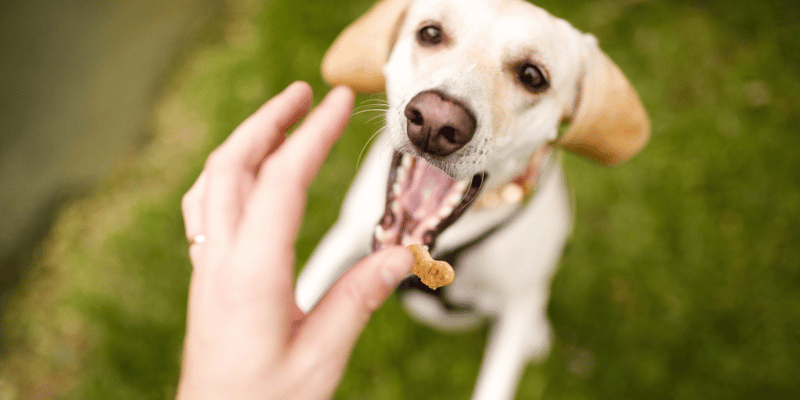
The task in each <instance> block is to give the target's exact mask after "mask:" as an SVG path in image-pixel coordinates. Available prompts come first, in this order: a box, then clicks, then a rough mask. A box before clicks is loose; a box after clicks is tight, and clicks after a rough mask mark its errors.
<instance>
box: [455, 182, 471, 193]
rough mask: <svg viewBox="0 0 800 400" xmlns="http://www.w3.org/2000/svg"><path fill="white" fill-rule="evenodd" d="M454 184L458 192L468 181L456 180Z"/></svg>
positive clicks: (467, 184) (465, 187)
mask: <svg viewBox="0 0 800 400" xmlns="http://www.w3.org/2000/svg"><path fill="white" fill-rule="evenodd" d="M454 186H455V188H456V190H457V191H458V192H461V193H463V192H464V190H466V189H467V187H468V186H469V181H457V182H456V183H455V185H454Z"/></svg>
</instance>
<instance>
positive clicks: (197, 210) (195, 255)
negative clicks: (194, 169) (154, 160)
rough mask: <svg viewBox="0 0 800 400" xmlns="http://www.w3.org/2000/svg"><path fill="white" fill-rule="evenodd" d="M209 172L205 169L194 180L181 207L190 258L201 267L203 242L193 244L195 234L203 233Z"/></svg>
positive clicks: (194, 264)
mask: <svg viewBox="0 0 800 400" xmlns="http://www.w3.org/2000/svg"><path fill="white" fill-rule="evenodd" d="M207 177H208V174H207V173H205V171H203V172H201V173H200V176H199V177H198V178H197V180H196V181H195V182H194V184H193V185H192V187H191V188H189V190H188V191H187V192H186V194H185V195H184V196H183V200H182V201H181V209H182V210H183V223H184V227H185V229H186V240H188V241H189V243H190V245H189V259H190V260H191V262H192V266H194V267H195V268H197V267H199V265H198V262H200V259H201V257H200V253H202V249H203V246H202V243H196V244H192V240H194V238H195V236H197V235H200V234H202V233H203V196H204V193H205V191H206V185H207V182H208V178H207Z"/></svg>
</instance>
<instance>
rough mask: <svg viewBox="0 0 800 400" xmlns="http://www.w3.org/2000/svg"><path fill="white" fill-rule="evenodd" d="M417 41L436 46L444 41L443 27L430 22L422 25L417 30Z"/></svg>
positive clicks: (424, 44)
mask: <svg viewBox="0 0 800 400" xmlns="http://www.w3.org/2000/svg"><path fill="white" fill-rule="evenodd" d="M417 41H418V42H419V44H421V45H423V46H435V45H437V44H439V43H442V42H443V41H444V34H443V33H442V27H441V26H439V25H436V24H429V25H425V26H423V27H422V29H420V30H419V31H418V32H417Z"/></svg>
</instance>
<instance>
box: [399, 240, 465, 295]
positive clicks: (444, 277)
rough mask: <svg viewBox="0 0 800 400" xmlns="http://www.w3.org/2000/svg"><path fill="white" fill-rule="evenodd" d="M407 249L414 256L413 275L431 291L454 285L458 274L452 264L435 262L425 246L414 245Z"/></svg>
mask: <svg viewBox="0 0 800 400" xmlns="http://www.w3.org/2000/svg"><path fill="white" fill-rule="evenodd" d="M407 249H408V250H409V251H410V252H411V254H412V255H414V269H412V270H411V273H412V274H414V275H416V276H417V277H419V279H420V280H421V281H422V283H424V284H425V285H426V286H428V287H429V288H431V289H436V288H440V287H442V286H447V285H449V284H451V283H453V280H454V279H455V278H456V273H455V271H454V270H453V267H451V266H450V264H448V263H446V262H444V261H436V260H434V259H433V258H432V257H431V255H430V253H428V250H427V249H425V246H422V245H419V244H412V245H409V246H407Z"/></svg>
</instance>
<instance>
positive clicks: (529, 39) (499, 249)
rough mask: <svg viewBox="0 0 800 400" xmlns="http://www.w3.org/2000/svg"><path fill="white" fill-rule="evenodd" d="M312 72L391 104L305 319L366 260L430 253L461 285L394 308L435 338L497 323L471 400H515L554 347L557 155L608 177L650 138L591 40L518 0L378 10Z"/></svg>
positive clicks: (561, 225) (311, 284)
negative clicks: (378, 254) (394, 251)
mask: <svg viewBox="0 0 800 400" xmlns="http://www.w3.org/2000/svg"><path fill="white" fill-rule="evenodd" d="M322 70H323V76H324V77H325V79H326V80H327V81H328V82H329V83H331V84H345V85H349V86H351V87H352V88H354V89H355V90H357V91H360V92H362V93H377V92H383V91H385V92H386V96H387V100H388V110H387V112H386V126H385V129H384V132H383V133H382V136H381V138H380V139H379V140H377V141H376V144H375V145H374V146H373V147H372V149H371V151H370V153H369V154H368V155H367V158H366V160H365V162H364V165H363V167H362V168H361V170H360V171H359V173H358V175H357V177H356V179H355V182H354V183H353V185H352V187H351V188H350V191H349V192H348V194H347V198H346V200H345V203H344V205H343V207H342V210H341V214H340V217H339V220H338V221H337V222H336V224H335V225H334V227H333V228H332V229H331V230H330V231H329V233H328V234H327V235H326V236H325V238H324V239H323V240H322V242H321V243H320V245H319V247H318V248H317V250H316V251H315V252H314V254H313V255H312V257H311V259H310V260H309V262H308V264H307V265H306V266H305V268H304V269H303V271H302V273H301V275H300V277H299V281H298V285H297V300H298V303H299V305H300V306H301V308H303V309H304V310H309V309H311V308H312V307H313V306H314V305H315V304H316V302H317V301H318V300H319V298H320V297H321V296H322V295H323V294H324V293H325V291H326V290H327V289H328V288H329V287H330V286H331V284H332V283H333V282H334V281H335V280H336V279H337V278H338V277H339V276H340V275H341V274H342V273H343V272H344V271H345V269H346V268H347V267H348V266H350V265H352V264H353V263H354V262H355V261H356V260H358V259H360V258H362V257H364V256H365V255H367V254H368V253H370V252H371V251H374V250H376V249H380V248H382V247H384V246H389V245H396V244H402V245H408V244H422V245H425V246H428V248H429V249H431V252H432V254H433V255H434V257H445V258H448V259H449V260H451V261H452V263H453V265H454V267H455V270H456V278H455V281H454V282H453V284H452V285H450V286H448V287H446V288H442V289H437V290H430V289H427V288H425V287H424V286H422V285H420V284H419V283H418V282H417V281H415V280H414V279H409V280H407V281H406V282H404V284H402V285H401V290H400V295H401V298H402V300H403V303H404V305H405V306H406V308H407V309H408V310H409V312H410V313H411V315H413V316H414V317H415V318H418V319H420V320H422V321H425V322H427V323H429V324H431V325H434V326H437V327H439V328H442V329H445V330H456V329H466V328H470V327H473V326H475V325H477V324H479V323H481V322H482V321H484V320H487V319H489V320H491V321H493V323H494V325H493V328H492V330H491V336H490V338H489V343H488V346H487V349H486V353H485V356H484V361H483V364H482V366H481V371H480V374H479V376H478V383H477V387H476V391H475V394H474V398H475V399H495V400H496V399H509V398H512V397H513V396H514V393H515V391H516V387H517V383H518V380H519V377H520V374H521V372H522V370H523V369H524V367H525V365H526V364H527V363H528V362H529V361H531V360H535V359H540V358H542V357H544V356H545V355H546V354H547V352H548V350H549V346H550V340H551V338H550V336H551V333H550V327H549V322H548V319H547V315H546V307H547V301H548V295H549V286H550V280H551V277H552V276H553V273H554V271H555V268H556V266H557V264H558V262H559V259H560V257H561V253H562V251H563V249H564V245H565V243H566V241H567V239H568V237H569V234H570V230H571V220H572V212H571V209H570V201H571V200H570V194H569V191H568V188H567V185H566V182H565V178H564V173H563V170H562V165H561V160H560V157H559V152H560V150H561V149H566V150H568V151H573V152H576V153H578V154H581V155H584V156H586V157H588V158H590V159H592V160H595V161H597V162H598V163H601V164H607V165H610V164H618V163H621V162H623V161H626V160H627V159H629V158H630V157H632V156H633V155H635V154H636V153H637V152H638V151H639V150H640V149H641V148H642V147H643V146H644V144H645V143H646V142H647V139H648V137H649V134H650V126H649V121H648V118H647V115H646V113H645V110H644V108H643V106H642V104H641V101H640V100H639V97H638V96H637V94H636V92H635V90H634V89H633V88H632V87H631V85H630V83H629V82H628V80H627V79H626V78H625V76H624V75H623V74H622V72H621V71H620V70H619V68H618V67H617V66H616V65H615V64H614V63H613V62H612V61H611V60H610V59H609V58H608V57H607V56H606V55H605V54H604V53H603V52H602V51H601V50H600V48H599V47H598V45H597V41H596V39H595V38H594V37H593V36H591V35H588V34H583V33H581V32H579V31H578V30H576V29H575V28H573V27H572V26H571V25H570V24H569V23H567V22H565V21H563V20H561V19H558V18H556V17H553V16H552V15H550V14H548V13H547V12H546V11H544V10H542V9H540V8H537V7H535V6H533V5H531V4H529V3H527V2H525V1H522V0H382V1H380V2H379V3H378V4H376V5H375V6H374V7H373V8H372V9H371V10H369V11H368V12H367V13H366V14H365V15H364V16H362V17H361V18H360V19H359V20H357V21H356V22H354V23H353V24H352V25H350V26H349V27H347V29H346V30H345V31H344V32H343V33H342V34H341V35H340V36H339V38H338V39H337V40H336V42H335V43H334V44H333V45H332V47H331V48H330V50H329V51H328V53H327V55H326V56H325V60H324V62H323V66H322ZM563 123H568V124H569V127H568V128H567V129H565V131H564V132H560V131H559V127H560V126H561V125H562V124H563Z"/></svg>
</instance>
